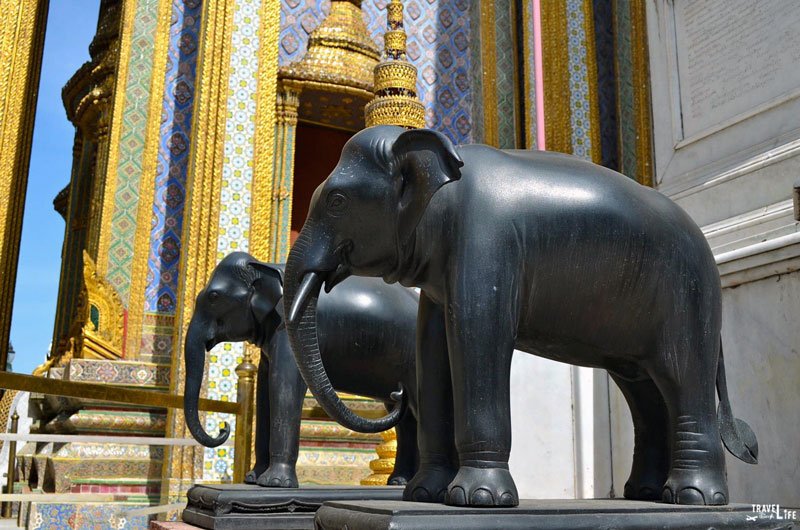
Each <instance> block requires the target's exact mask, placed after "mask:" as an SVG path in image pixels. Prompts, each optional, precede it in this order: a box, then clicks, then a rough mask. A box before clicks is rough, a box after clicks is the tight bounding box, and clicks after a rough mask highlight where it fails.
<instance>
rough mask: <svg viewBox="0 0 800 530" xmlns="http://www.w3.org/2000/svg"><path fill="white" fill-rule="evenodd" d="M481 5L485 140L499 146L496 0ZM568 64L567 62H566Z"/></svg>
mask: <svg viewBox="0 0 800 530" xmlns="http://www.w3.org/2000/svg"><path fill="white" fill-rule="evenodd" d="M480 6H481V30H480V31H481V70H483V76H482V80H481V87H482V92H483V94H482V96H483V141H484V143H486V144H488V145H493V146H495V147H497V146H499V143H500V134H499V131H498V124H497V49H496V46H497V41H496V39H495V27H494V25H495V5H494V0H487V1H484V2H480ZM565 64H566V63H565Z"/></svg>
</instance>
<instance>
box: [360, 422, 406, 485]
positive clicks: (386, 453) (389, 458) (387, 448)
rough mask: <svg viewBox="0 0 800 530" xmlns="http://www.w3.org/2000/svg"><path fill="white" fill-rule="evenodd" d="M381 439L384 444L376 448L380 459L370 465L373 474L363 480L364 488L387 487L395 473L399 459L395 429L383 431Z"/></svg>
mask: <svg viewBox="0 0 800 530" xmlns="http://www.w3.org/2000/svg"><path fill="white" fill-rule="evenodd" d="M381 438H383V442H381V444H380V445H378V447H376V448H375V450H376V451H377V452H378V458H376V459H375V460H373V461H371V462H370V463H369V468H370V470H372V474H371V475H369V476H368V477H367V478H364V479H362V480H361V485H362V486H385V485H386V484H387V482H388V481H389V476H390V475H391V474H392V472H393V471H394V461H395V458H396V457H397V432H396V431H395V430H394V429H389V430H388V431H383V432H382V433H381Z"/></svg>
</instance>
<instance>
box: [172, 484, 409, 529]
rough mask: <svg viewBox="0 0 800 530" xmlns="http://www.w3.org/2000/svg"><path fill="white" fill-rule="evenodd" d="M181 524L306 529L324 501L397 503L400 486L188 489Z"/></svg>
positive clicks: (224, 527) (218, 486)
mask: <svg viewBox="0 0 800 530" xmlns="http://www.w3.org/2000/svg"><path fill="white" fill-rule="evenodd" d="M187 497H188V498H189V503H188V504H187V506H186V509H184V511H183V521H184V522H186V523H189V524H192V525H195V526H199V527H200V528H205V529H207V530H245V529H246V530H308V529H313V528H314V513H316V511H317V509H318V508H319V507H320V506H321V505H322V503H323V502H325V501H333V500H338V501H359V500H365V499H376V500H381V501H392V500H397V501H399V500H401V499H402V498H403V487H402V486H382V487H360V486H314V487H302V488H299V489H290V488H263V487H261V486H253V485H249V484H209V485H197V486H192V488H191V489H190V490H189V492H188V494H187Z"/></svg>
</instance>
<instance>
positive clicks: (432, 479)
mask: <svg viewBox="0 0 800 530" xmlns="http://www.w3.org/2000/svg"><path fill="white" fill-rule="evenodd" d="M455 475H456V471H455V470H454V469H451V468H448V467H444V466H420V468H419V471H417V474H416V475H414V478H412V479H411V481H410V482H409V483H408V484H407V485H406V489H405V490H403V500H404V501H415V502H438V503H443V502H444V498H445V493H447V485H448V484H449V483H450V481H451V480H453V477H454V476H455Z"/></svg>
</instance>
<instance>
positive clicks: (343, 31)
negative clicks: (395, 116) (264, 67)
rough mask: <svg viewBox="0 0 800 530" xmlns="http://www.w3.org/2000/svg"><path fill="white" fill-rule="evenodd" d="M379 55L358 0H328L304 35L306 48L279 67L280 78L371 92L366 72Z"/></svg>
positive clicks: (317, 85) (312, 84) (370, 81)
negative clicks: (327, 6) (325, 10)
mask: <svg viewBox="0 0 800 530" xmlns="http://www.w3.org/2000/svg"><path fill="white" fill-rule="evenodd" d="M379 57H380V52H379V50H378V47H377V46H376V45H375V43H374V42H373V40H372V39H371V38H370V36H369V33H368V32H367V26H366V24H365V23H364V14H363V12H362V11H361V0H332V1H331V10H330V13H329V14H328V16H327V17H325V20H323V21H322V23H321V24H320V25H319V26H318V27H317V28H316V29H315V30H314V31H312V32H311V35H309V37H308V51H307V52H306V54H305V55H304V56H303V58H302V59H300V60H299V61H297V62H294V63H291V64H289V65H287V66H285V67H282V68H281V69H280V77H281V78H282V79H286V80H296V81H299V82H300V83H304V84H306V85H308V86H309V87H311V88H324V86H325V85H327V86H328V87H330V86H342V87H352V88H354V89H359V90H364V91H371V90H372V77H371V76H370V71H371V70H372V69H373V68H374V65H375V62H376V61H377V60H378V58H379Z"/></svg>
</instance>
